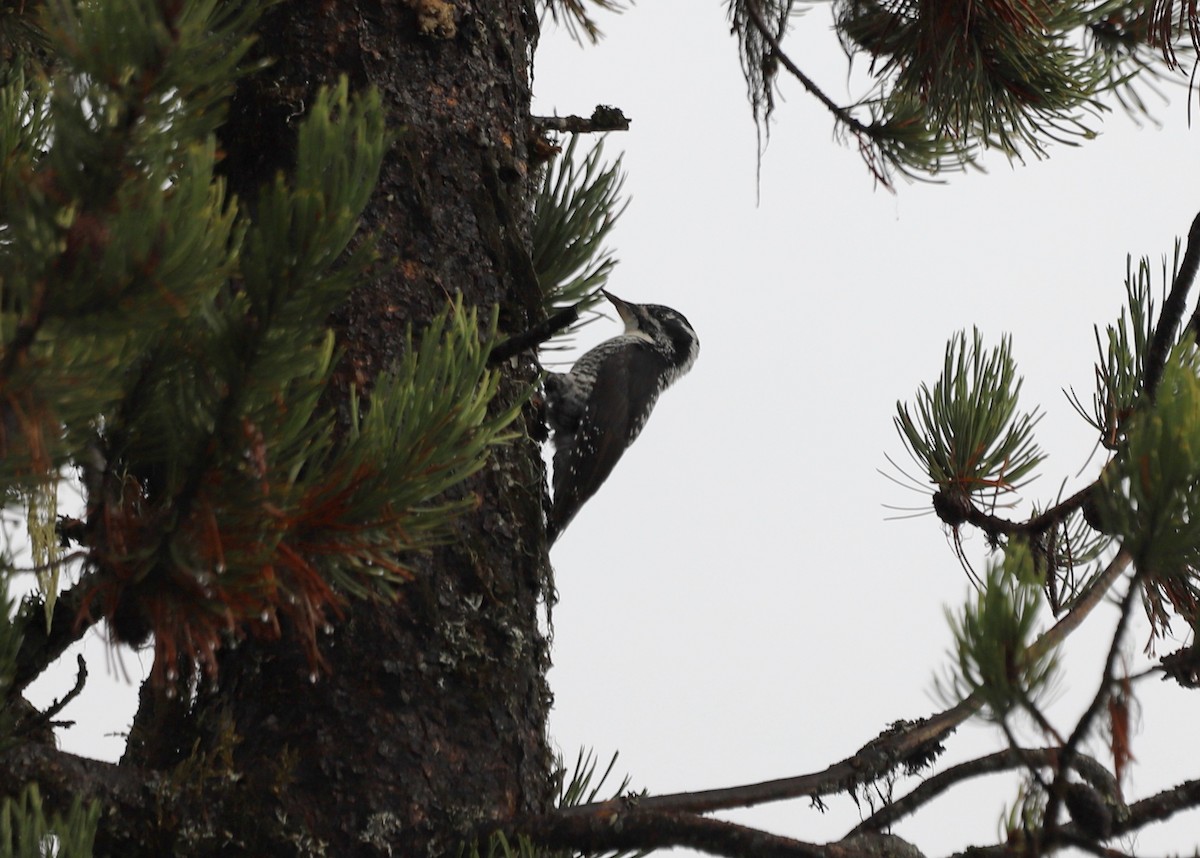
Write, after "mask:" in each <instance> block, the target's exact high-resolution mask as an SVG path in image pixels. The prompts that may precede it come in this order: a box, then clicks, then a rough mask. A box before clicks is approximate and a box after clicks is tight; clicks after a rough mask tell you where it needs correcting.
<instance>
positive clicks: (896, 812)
mask: <svg viewBox="0 0 1200 858" xmlns="http://www.w3.org/2000/svg"><path fill="white" fill-rule="evenodd" d="M1061 750H1062V749H1061V748H1005V749H1004V750H1003V751H997V752H996V753H994V754H989V755H987V756H986V757H980V758H978V759H975V760H968V761H967V762H965V763H960V764H958V765H957V766H952V767H950V768H948V769H946V770H945V771H942V772H938V773H937V774H936V775H933V776H932V777H930V778H927V779H926V780H924V781H922V782H921V783H920V784H918V785H917V787H916V788H915V789H913V790H912V792H910V793H908V795H906V796H904V797H903V798H900V799H897V800H896V801H893V802H890V803H889V804H887V805H885V806H884V807H881V808H880V809H879V810H877V811H876V812H875V813H873V814H871V815H870V816H869V817H867V818H866V819H864V820H863V821H862V822H860V823H859V824H858V825H857V826H855V827H854V828H853V829H851V831H850V833H849V834H848V835H846V836H847V837H850V836H853V835H855V834H862V833H865V832H868V831H879V830H880V829H883V828H887V827H888V826H891V825H894V824H895V823H896V822H898V821H899V820H901V819H903V818H904V817H906V816H908V815H909V814H911V813H913V812H914V811H915V810H917V809H918V808H919V807H921V806H922V805H924V804H927V803H928V802H930V801H932V800H933V799H934V798H936V797H937V796H939V795H941V794H942V793H944V792H945V791H946V790H948V789H949V788H950V787H952V786H954V785H955V784H957V783H961V782H962V781H965V780H968V779H970V778H975V777H979V776H980V775H988V774H994V773H996V772H1002V771H1007V770H1008V769H1015V768H1019V767H1021V766H1029V765H1036V766H1041V767H1046V768H1050V767H1055V766H1057V765H1058V762H1059V756H1060V754H1061ZM1074 766H1075V770H1076V771H1078V772H1079V774H1080V776H1081V777H1083V779H1084V780H1085V781H1087V782H1088V783H1090V784H1091V785H1092V786H1094V787H1095V788H1096V789H1097V790H1099V791H1101V792H1102V793H1106V794H1107V793H1112V792H1114V791H1115V787H1116V779H1115V778H1113V776H1112V774H1111V773H1109V771H1108V770H1107V769H1105V768H1104V766H1102V765H1100V763H1099V762H1097V761H1096V760H1095V759H1093V758H1091V757H1089V756H1086V755H1083V754H1077V755H1076V757H1075V760H1074Z"/></svg>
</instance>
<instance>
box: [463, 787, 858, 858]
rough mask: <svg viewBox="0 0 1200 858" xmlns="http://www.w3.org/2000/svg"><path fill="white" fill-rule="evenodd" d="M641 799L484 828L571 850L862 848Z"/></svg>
mask: <svg viewBox="0 0 1200 858" xmlns="http://www.w3.org/2000/svg"><path fill="white" fill-rule="evenodd" d="M641 801H642V800H641V799H637V798H631V799H618V800H615V801H614V802H611V803H610V802H606V803H605V804H604V805H590V806H589V807H590V808H591V810H590V811H589V812H587V813H573V812H571V811H575V810H578V808H567V809H564V810H560V811H558V812H555V813H546V814H542V815H539V816H527V817H518V818H516V819H512V820H508V821H506V822H505V823H503V825H502V826H496V825H495V824H494V823H491V824H489V825H488V826H487V827H485V828H483V829H481V831H480V832H479V836H481V837H486V836H488V835H490V834H492V833H494V832H496V831H503V832H504V834H505V835H506V836H508V837H510V838H511V837H514V836H516V835H524V836H526V837H528V838H529V839H530V840H532V841H533V842H534V843H537V844H539V845H542V846H545V847H548V848H551V849H571V850H574V851H578V852H583V853H585V854H600V853H604V852H609V851H613V850H632V849H636V850H649V849H665V848H668V847H672V846H682V847H687V848H690V849H697V850H700V851H702V852H707V853H710V854H713V855H726V856H730V858H850V856H852V855H855V854H862V853H857V852H856V851H852V850H849V849H846V848H844V847H838V846H836V845H831V846H817V845H815V844H812V843H804V842H802V841H799V840H793V839H791V838H789V837H780V836H779V835H776V834H770V833H768V832H765V831H760V830H758V829H756V828H749V827H747V826H744V825H737V824H736V823H732V822H725V821H723V820H719V819H708V818H706V817H702V816H695V815H693V814H690V813H678V812H674V811H664V810H646V809H643V808H642V807H641Z"/></svg>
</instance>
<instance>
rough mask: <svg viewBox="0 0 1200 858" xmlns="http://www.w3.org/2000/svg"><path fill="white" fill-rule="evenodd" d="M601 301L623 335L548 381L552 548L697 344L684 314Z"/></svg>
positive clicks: (611, 297)
mask: <svg viewBox="0 0 1200 858" xmlns="http://www.w3.org/2000/svg"><path fill="white" fill-rule="evenodd" d="M604 297H606V298H607V299H608V300H609V301H610V302H612V304H613V306H614V307H616V308H617V312H618V313H619V314H620V315H621V319H622V320H623V321H624V322H625V332H624V333H623V334H621V335H620V336H616V337H613V338H612V339H610V340H605V341H604V342H602V343H601V344H600V345H598V346H596V347H595V348H594V349H592V350H590V351H588V352H587V353H585V354H584V355H583V356H582V357H580V358H579V360H577V361H576V362H575V365H574V366H573V367H572V368H571V371H570V372H568V373H551V374H550V375H549V376H548V377H547V378H546V381H545V389H546V416H547V420H548V422H549V423H550V428H551V429H553V430H554V446H555V452H554V502H553V505H552V506H551V508H550V514H549V515H548V516H547V521H546V535H547V539H548V540H549V541H550V542H551V543H553V542H554V540H555V539H557V538H558V536H559V534H561V533H562V532H563V530H564V529H565V528H566V526H567V525H568V524H569V523H570V522H571V519H572V518H574V517H575V514H576V513H577V512H579V508H580V507H582V506H583V504H584V503H585V502H586V501H587V500H588V499H589V498H590V497H591V496H592V495H594V494H595V493H596V490H597V489H599V488H600V485H601V484H602V483H603V482H604V481H605V479H607V478H608V475H609V474H610V473H612V470H613V467H614V466H615V465H616V464H617V461H618V460H619V459H620V458H621V456H622V454H624V452H625V450H626V449H627V448H628V447H629V445H630V444H632V443H633V442H634V440H635V439H636V438H637V436H638V434H639V433H640V432H641V431H642V428H643V427H644V426H645V425H646V421H647V420H648V419H649V418H650V412H651V411H653V410H654V405H655V403H656V402H657V401H658V397H659V394H661V393H662V392H663V391H664V390H666V389H667V388H668V387H669V386H670V385H671V384H672V383H673V382H674V381H675V380H676V379H678V378H679V377H680V376H682V375H683V374H684V373H686V372H687V371H688V370H689V369H691V368H692V364H693V363H695V361H696V355H697V354H698V353H699V351H700V340H699V339H698V338H697V337H696V332H695V331H694V330H692V326H691V325H690V324H689V323H688V320H687V319H686V318H684V316H683V314H682V313H678V312H676V311H675V310H672V309H671V308H670V307H663V306H660V305H658V304H630V303H627V302H625V301H622V300H621V299H620V298H617V297H616V296H614V295H610V294H609V293H608V292H604Z"/></svg>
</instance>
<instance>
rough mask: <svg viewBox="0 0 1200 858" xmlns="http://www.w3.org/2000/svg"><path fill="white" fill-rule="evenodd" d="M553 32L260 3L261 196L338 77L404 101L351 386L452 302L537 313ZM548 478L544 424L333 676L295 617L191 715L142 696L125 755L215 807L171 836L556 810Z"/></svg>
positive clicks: (527, 10) (241, 850)
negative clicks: (539, 95) (297, 631)
mask: <svg viewBox="0 0 1200 858" xmlns="http://www.w3.org/2000/svg"><path fill="white" fill-rule="evenodd" d="M536 38H537V19H536V13H535V11H534V9H533V6H532V3H527V2H524V0H507V2H481V0H458V2H455V3H453V4H451V3H449V2H443V0H408V2H406V3H378V2H374V0H344V2H339V3H336V4H331V3H317V2H311V0H299V1H298V2H287V3H283V4H280V5H278V6H275V7H273V8H272V9H271V11H270V12H269V14H268V15H267V16H266V17H265V18H264V20H263V22H262V24H261V26H260V39H261V41H260V44H261V51H262V54H263V55H264V56H269V57H273V58H275V61H274V63H273V64H272V65H271V66H269V67H268V68H267V69H266V70H265V71H263V72H260V73H259V74H257V75H255V76H253V77H252V78H250V79H248V80H246V81H244V82H243V84H242V85H241V87H240V89H239V91H238V93H237V95H236V97H235V99H234V102H233V110H232V114H231V117H230V121H229V123H228V125H227V126H226V128H225V129H224V131H223V133H222V137H223V139H222V146H223V149H224V151H225V161H224V169H225V172H226V174H227V176H228V179H229V182H230V185H231V187H232V188H233V189H234V190H235V191H236V192H237V193H238V195H239V197H240V198H241V199H242V202H243V205H249V206H250V207H251V208H252V207H253V196H254V193H255V189H256V188H257V187H258V186H260V185H261V184H262V183H263V182H265V181H267V180H269V179H270V178H271V176H272V175H273V174H274V173H275V172H276V171H277V170H279V169H286V168H287V167H288V165H289V163H290V160H291V158H292V157H293V154H294V133H295V126H294V119H295V118H297V117H299V116H300V115H302V114H303V113H304V112H305V111H306V110H307V107H308V105H309V104H310V103H311V99H312V95H313V93H314V91H315V89H316V87H318V86H319V85H322V84H329V83H334V82H335V81H336V80H337V77H338V76H339V75H341V74H345V75H348V76H349V78H350V83H351V88H352V89H356V88H363V87H367V86H374V87H377V88H378V89H379V90H380V91H381V92H382V93H383V94H384V98H385V101H386V103H387V105H388V115H389V127H390V129H391V130H392V131H393V132H394V133H395V134H396V142H395V143H394V145H393V147H392V149H391V151H390V153H389V155H388V157H387V158H386V160H385V162H384V166H383V172H382V179H381V182H380V184H379V187H378V188H377V190H376V193H375V195H374V198H373V200H372V202H371V204H370V205H369V207H368V209H367V213H366V218H365V220H366V229H367V230H370V231H372V232H374V233H376V234H377V236H378V244H379V247H380V250H381V251H382V259H381V262H380V264H378V265H377V266H376V268H375V270H374V273H373V282H371V283H370V284H369V285H368V286H366V287H364V288H361V289H359V290H358V291H357V292H355V293H354V294H353V295H352V296H351V298H350V300H349V301H348V302H347V304H346V306H345V307H344V308H343V309H342V310H341V311H339V312H338V313H337V314H336V318H335V319H334V320H333V322H334V325H335V328H336V330H337V332H338V336H339V342H340V346H341V348H342V349H343V350H344V355H345V356H344V359H343V362H342V365H341V370H340V382H341V388H342V392H343V393H344V392H345V390H346V389H347V388H348V387H349V385H350V384H351V383H353V384H355V385H357V386H358V387H359V388H360V389H361V388H362V387H364V386H366V387H368V388H369V384H370V379H371V378H372V377H373V376H374V375H375V373H376V372H377V371H378V370H379V369H380V368H382V367H384V366H386V365H387V364H389V363H390V362H392V361H393V360H394V359H395V358H397V356H398V355H399V354H400V353H401V351H402V349H403V348H404V338H405V331H406V328H407V327H408V326H409V325H410V324H411V325H413V326H414V328H415V329H416V330H417V331H419V330H420V327H421V326H422V324H423V323H424V322H425V321H426V320H427V319H429V318H430V317H431V316H432V315H433V313H435V312H436V311H438V310H441V309H443V308H444V307H445V305H446V303H447V301H448V299H449V298H450V297H451V296H453V295H454V294H456V293H462V294H463V295H464V297H465V301H466V303H467V304H468V305H477V306H480V307H489V306H491V305H493V304H497V303H498V304H499V305H500V307H501V316H500V320H501V321H500V324H501V329H502V330H507V331H509V332H512V331H518V330H522V329H524V328H526V327H527V326H528V324H529V323H530V322H531V321H533V320H535V319H536V317H537V313H538V312H540V311H539V309H538V307H539V303H538V292H537V286H536V281H535V280H534V279H533V278H532V274H531V266H530V263H529V261H528V255H527V250H526V248H527V242H526V240H525V237H526V230H525V226H526V222H527V219H528V213H529V203H528V201H529V190H530V187H529V179H530V170H529V168H528V163H527V160H526V144H527V136H528V135H529V133H530V131H529V128H530V123H529V104H530V77H531V75H530V59H531V55H532V47H533V44H534V42H535V41H536ZM535 371H536V370H535V366H534V364H533V362H532V360H531V358H530V356H525V357H523V358H521V359H520V360H518V361H514V362H512V364H511V365H507V366H506V367H505V372H506V373H507V374H508V375H509V378H508V380H507V381H506V384H505V386H504V387H503V388H502V392H501V395H500V397H499V399H501V400H507V401H508V402H511V401H512V397H513V396H515V395H517V391H518V390H519V385H520V383H521V382H528V381H529V380H530V379H532V378H533V377H534V373H535ZM497 404H498V405H499V404H500V403H497ZM334 405H335V407H338V406H340V405H341V403H335V404H334ZM525 419H527V420H532V419H535V418H534V417H533V416H532V415H531V414H526V415H525ZM515 428H516V429H517V430H518V431H521V430H522V429H523V428H524V423H522V422H521V421H519V422H518V424H517V425H516V427H515ZM543 486H544V471H543V467H542V464H541V458H540V453H539V450H538V447H537V445H536V444H535V443H533V442H532V441H530V440H529V438H528V435H527V434H525V433H522V437H521V438H519V439H518V440H516V441H514V442H512V443H510V444H508V445H506V446H504V447H502V448H498V449H497V450H496V451H495V452H494V453H493V456H492V458H491V459H490V461H489V465H488V467H487V468H485V469H484V471H482V472H481V473H480V474H478V475H476V476H475V477H474V478H473V479H472V480H470V481H469V483H468V484H467V485H466V486H465V487H464V490H466V491H471V492H474V493H476V494H477V495H478V496H479V499H480V503H479V505H478V507H477V508H476V509H475V511H474V512H472V513H469V514H466V515H464V516H463V517H462V518H461V519H460V521H459V523H458V525H457V529H456V532H455V537H454V542H453V544H450V545H447V546H445V547H442V548H439V549H437V550H435V551H432V552H425V553H423V554H421V555H420V556H416V557H405V558H402V560H403V562H405V563H407V564H409V565H410V566H411V568H412V570H413V572H414V573H415V578H414V580H413V581H412V582H411V583H409V584H408V585H407V586H406V587H405V588H404V589H403V596H402V599H401V601H400V602H399V603H395V604H393V603H365V602H361V601H355V602H353V603H351V604H349V605H348V608H347V610H346V614H345V616H344V617H342V618H331V626H330V628H329V630H328V633H327V634H325V635H323V636H322V639H321V640H320V641H319V644H320V654H321V656H322V657H323V659H324V662H325V669H323V670H321V671H319V672H317V673H315V672H314V668H313V666H312V664H311V663H310V661H309V660H308V659H307V657H306V655H305V653H304V652H303V651H302V649H301V648H300V647H299V646H298V644H297V641H296V640H295V638H294V637H293V638H289V636H288V634H287V630H286V629H285V630H284V635H283V638H282V639H281V640H280V641H279V642H273V643H270V642H269V643H263V642H261V641H248V642H245V643H243V644H241V645H239V646H238V647H236V648H234V649H230V650H228V651H227V652H226V653H225V654H224V655H223V657H222V659H221V663H220V672H219V674H218V676H217V677H216V678H215V679H214V680H213V681H211V682H206V683H205V684H204V687H203V688H202V690H201V692H200V694H199V696H198V698H197V700H196V701H195V705H194V706H193V707H192V711H191V712H190V713H184V712H182V711H179V712H176V713H173V712H172V711H171V709H172V704H171V702H170V701H168V700H165V699H163V698H162V697H161V696H158V697H156V696H155V695H154V694H153V693H151V692H146V693H144V694H143V706H142V709H141V711H140V712H139V715H138V719H137V721H136V722H135V726H134V732H133V736H134V738H133V740H132V741H131V745H130V750H129V752H128V753H127V757H126V762H130V763H140V764H143V765H150V766H152V767H170V766H173V765H177V764H179V762H180V761H181V760H182V761H183V762H182V764H181V765H179V767H178V768H176V769H175V772H176V774H175V775H174V779H173V780H172V781H171V783H172V784H173V785H174V786H175V787H177V788H178V789H179V791H180V796H181V797H182V799H183V800H184V805H182V806H191V807H193V808H194V809H195V813H196V815H197V817H198V818H195V819H180V820H176V821H175V825H176V826H177V828H176V830H175V831H174V832H173V833H172V834H171V835H169V836H168V837H166V838H164V840H163V841H162V842H159V843H158V844H156V845H155V848H158V849H163V848H166V849H167V850H169V851H170V852H174V853H175V854H222V855H230V854H247V855H286V854H324V855H336V856H342V858H344V856H358V855H362V856H368V855H423V854H442V853H447V852H448V853H452V854H453V853H455V852H456V850H457V847H458V843H459V833H460V832H461V831H462V830H463V829H464V828H465V827H466V826H467V825H468V824H469V823H471V822H473V821H477V820H479V819H484V818H496V817H503V816H506V815H509V814H514V813H519V812H526V811H536V810H544V809H545V807H546V806H547V802H548V800H549V798H550V795H549V791H550V777H549V773H550V766H551V759H550V753H549V750H548V747H547V742H546V736H545V726H546V715H547V711H548V708H549V692H548V690H547V686H546V684H545V670H546V668H547V666H548V663H549V657H548V648H547V642H546V640H545V637H544V636H543V635H542V633H541V632H540V631H539V628H538V614H539V603H540V602H544V601H545V600H546V597H547V595H548V594H549V593H550V592H551V584H550V578H549V575H550V572H549V565H548V562H547V559H546V553H545V545H544V539H543V537H542V527H541V524H540V522H541V515H542V513H541V507H542V496H543V491H544V489H543ZM174 708H175V709H177V710H182V709H183V708H185V707H183V706H180V705H178V704H174ZM197 741H198V742H199V745H198V746H196V744H195V743H196V742H197ZM189 790H191V791H192V792H193V793H194V798H195V801H194V802H192V801H190V800H188V799H189V792H188V791H189ZM125 846H126V847H128V844H125ZM322 850H323V851H322ZM147 854H149V853H147ZM156 854H157V853H156Z"/></svg>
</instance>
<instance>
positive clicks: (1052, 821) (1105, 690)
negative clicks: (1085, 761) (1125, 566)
mask: <svg viewBox="0 0 1200 858" xmlns="http://www.w3.org/2000/svg"><path fill="white" fill-rule="evenodd" d="M1141 584H1142V570H1141V569H1140V568H1135V569H1134V572H1133V577H1132V578H1131V579H1130V581H1129V589H1128V590H1127V591H1126V593H1125V595H1124V596H1123V597H1122V599H1121V616H1120V618H1119V619H1118V620H1117V628H1116V630H1115V631H1114V632H1113V637H1112V643H1111V644H1109V648H1108V657H1107V658H1106V659H1105V661H1104V674H1103V676H1102V677H1101V679H1100V687H1099V688H1098V689H1096V694H1095V696H1094V697H1093V698H1092V702H1091V704H1090V705H1089V706H1088V708H1087V709H1086V710H1085V711H1084V713H1083V715H1082V716H1081V717H1080V719H1079V722H1078V723H1077V724H1076V725H1075V729H1074V730H1073V731H1071V736H1070V738H1068V739H1067V744H1066V745H1064V746H1063V749H1062V755H1061V756H1060V758H1059V765H1058V770H1057V771H1056V772H1055V775H1054V782H1053V783H1052V784H1051V785H1050V791H1049V796H1048V797H1047V799H1046V810H1045V812H1044V814H1043V816H1042V820H1043V822H1042V826H1043V830H1044V832H1045V833H1046V834H1048V835H1050V836H1053V834H1054V832H1055V831H1056V830H1057V829H1058V808H1059V805H1060V804H1061V803H1062V800H1063V793H1064V791H1065V789H1066V784H1067V779H1066V775H1067V769H1069V768H1070V767H1071V764H1072V760H1074V758H1075V755H1076V753H1077V749H1078V748H1079V744H1080V743H1081V742H1082V741H1083V740H1084V738H1085V737H1086V736H1087V734H1088V732H1089V731H1090V730H1091V726H1092V722H1093V721H1094V720H1095V718H1096V715H1097V714H1099V712H1100V709H1101V708H1102V707H1103V706H1104V703H1105V701H1106V700H1108V696H1109V694H1110V693H1111V690H1110V689H1111V687H1112V682H1113V670H1114V669H1115V668H1116V664H1117V660H1118V659H1119V657H1120V654H1121V640H1122V639H1123V638H1124V637H1125V627H1126V626H1127V625H1128V623H1129V615H1130V614H1131V613H1132V608H1133V602H1134V597H1135V596H1136V595H1137V594H1138V592H1139V591H1140V590H1141Z"/></svg>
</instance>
